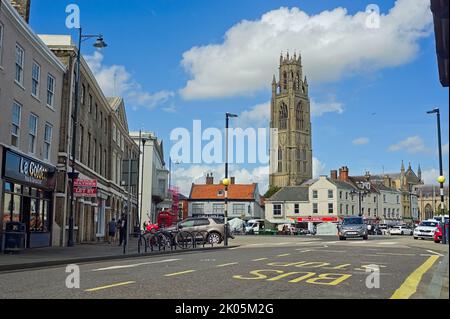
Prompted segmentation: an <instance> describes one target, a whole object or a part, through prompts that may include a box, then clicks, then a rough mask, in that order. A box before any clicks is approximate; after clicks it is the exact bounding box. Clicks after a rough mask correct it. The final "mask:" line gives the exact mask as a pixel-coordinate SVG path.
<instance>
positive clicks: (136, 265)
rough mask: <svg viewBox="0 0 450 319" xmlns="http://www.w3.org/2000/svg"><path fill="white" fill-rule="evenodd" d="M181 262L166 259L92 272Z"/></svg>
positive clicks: (99, 269)
mask: <svg viewBox="0 0 450 319" xmlns="http://www.w3.org/2000/svg"><path fill="white" fill-rule="evenodd" d="M179 260H181V259H165V260H159V261H150V262H146V263H139V264H131V265H121V266H111V267H106V268H98V269H93V270H92V271H104V270H114V269H124V268H133V267H139V266H144V265H151V264H162V263H169V262H173V261H179Z"/></svg>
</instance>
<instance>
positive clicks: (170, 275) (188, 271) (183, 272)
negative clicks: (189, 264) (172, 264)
mask: <svg viewBox="0 0 450 319" xmlns="http://www.w3.org/2000/svg"><path fill="white" fill-rule="evenodd" d="M194 271H196V270H194V269H191V270H185V271H180V272H175V273H173V274H166V275H164V277H172V276H178V275H184V274H189V273H191V272H194Z"/></svg>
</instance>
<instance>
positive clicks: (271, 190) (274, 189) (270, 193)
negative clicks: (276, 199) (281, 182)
mask: <svg viewBox="0 0 450 319" xmlns="http://www.w3.org/2000/svg"><path fill="white" fill-rule="evenodd" d="M280 189H281V187H278V186H272V185H270V186H269V189H268V190H267V192H266V193H265V194H264V197H265V198H270V197H272V196H273V195H275V193H276V192H278V191H279V190H280Z"/></svg>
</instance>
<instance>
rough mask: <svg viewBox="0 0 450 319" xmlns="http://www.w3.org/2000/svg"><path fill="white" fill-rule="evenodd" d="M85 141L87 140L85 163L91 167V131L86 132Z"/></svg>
mask: <svg viewBox="0 0 450 319" xmlns="http://www.w3.org/2000/svg"><path fill="white" fill-rule="evenodd" d="M87 142H88V151H87V152H88V153H87V165H88V167H91V161H92V158H91V155H92V154H91V133H89V132H88V140H87Z"/></svg>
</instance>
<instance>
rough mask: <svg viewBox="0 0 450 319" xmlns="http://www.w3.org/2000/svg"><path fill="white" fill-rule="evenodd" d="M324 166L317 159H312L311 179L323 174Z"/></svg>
mask: <svg viewBox="0 0 450 319" xmlns="http://www.w3.org/2000/svg"><path fill="white" fill-rule="evenodd" d="M325 168H326V165H325V163H322V162H321V161H320V160H319V159H318V158H316V157H313V178H318V177H319V176H320V175H323V174H324V173H325Z"/></svg>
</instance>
